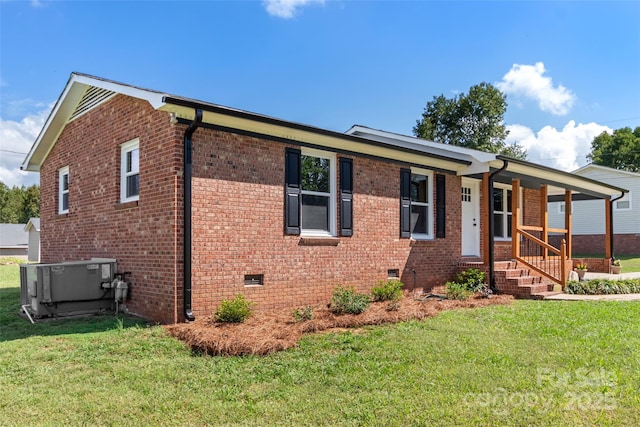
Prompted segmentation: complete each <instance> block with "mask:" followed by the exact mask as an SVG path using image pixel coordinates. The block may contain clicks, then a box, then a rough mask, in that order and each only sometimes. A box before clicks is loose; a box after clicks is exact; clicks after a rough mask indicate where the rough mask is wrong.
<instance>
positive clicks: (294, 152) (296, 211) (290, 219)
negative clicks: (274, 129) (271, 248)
mask: <svg viewBox="0 0 640 427" xmlns="http://www.w3.org/2000/svg"><path fill="white" fill-rule="evenodd" d="M300 157H301V153H300V150H298V149H295V148H287V149H286V151H285V165H284V175H285V183H284V191H285V200H284V212H285V213H284V217H285V218H284V221H285V224H284V230H285V234H295V235H299V234H300V210H301V209H300V207H301V205H302V185H301V177H300V174H301V159H300Z"/></svg>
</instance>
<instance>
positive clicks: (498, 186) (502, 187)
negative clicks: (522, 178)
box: [491, 183, 524, 242]
mask: <svg viewBox="0 0 640 427" xmlns="http://www.w3.org/2000/svg"><path fill="white" fill-rule="evenodd" d="M493 188H494V189H499V190H503V191H504V190H511V197H513V187H512V186H511V185H509V184H500V183H495V184H494V185H493ZM523 194H524V193H523V191H522V187H520V194H519V197H518V202H519V205H520V206H519V207H520V209H519V210H520V218H519V220H520V222H522V195H523ZM491 197H493V194H492V195H491ZM507 200H508V199H507V197H506V194H505V198H504V202H505V210H504V211H500V212H499V213H501V214H503V215H504V214H506V215H505V221H504V227H505V230H504V231H505V237H497V236H495V235H494V236H493V239H494V240H495V241H496V242H510V241H511V240H512V238H511V237H508V233H509V230H508V228H507V227H508V226H507V224H508V221H506V216H507V215H511V221H513V212H508V209H507V206H506V203H507ZM495 213H496V211H494V214H495ZM494 234H495V230H494Z"/></svg>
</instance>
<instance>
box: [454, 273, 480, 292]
mask: <svg viewBox="0 0 640 427" xmlns="http://www.w3.org/2000/svg"><path fill="white" fill-rule="evenodd" d="M484 279H485V274H484V272H482V271H480V270H478V269H477V268H468V269H466V270H464V271H462V272H461V273H459V274H457V275H456V277H455V280H454V281H455V282H456V283H459V284H462V285H465V287H466V289H467V290H468V291H471V292H479V291H481V290H482V289H483V288H485V287H486V284H485V282H484Z"/></svg>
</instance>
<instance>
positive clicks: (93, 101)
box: [69, 86, 116, 121]
mask: <svg viewBox="0 0 640 427" xmlns="http://www.w3.org/2000/svg"><path fill="white" fill-rule="evenodd" d="M115 94H116V93H115V92H113V91H110V90H106V89H101V88H99V87H95V86H91V87H90V88H89V89H87V91H86V92H85V94H84V96H83V97H82V99H81V100H80V102H79V103H78V106H77V107H76V109H75V111H74V112H73V114H72V115H71V118H70V119H69V121H72V120H75V119H76V118H78V117H79V116H81V115H82V114H84V113H86V112H87V111H89V110H91V109H92V108H93V107H95V106H96V105H98V104H100V103H102V102H104V101H106V100H107V99H109V98H111V97H112V96H113V95H115Z"/></svg>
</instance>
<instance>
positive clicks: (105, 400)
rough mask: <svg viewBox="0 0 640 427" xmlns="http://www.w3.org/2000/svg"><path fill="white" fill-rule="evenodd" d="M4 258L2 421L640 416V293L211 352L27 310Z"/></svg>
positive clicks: (638, 420)
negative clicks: (40, 319)
mask: <svg viewBox="0 0 640 427" xmlns="http://www.w3.org/2000/svg"><path fill="white" fill-rule="evenodd" d="M14 270H17V267H15V266H0V420H2V421H1V422H0V424H2V425H16V426H22V425H127V426H135V425H140V426H147V425H185V426H186V425H189V426H191V425H260V426H263V425H286V426H290V425H295V426H297V425H349V426H351V425H353V426H356V425H384V426H411V425H416V426H423V425H518V426H520V425H549V426H551V425H571V426H573V425H640V303H637V302H561V301H556V302H552V301H547V302H544V301H516V302H514V304H513V305H510V306H492V307H488V308H482V309H467V310H455V311H448V312H442V313H440V314H439V315H438V316H437V317H435V318H431V319H428V320H426V321H421V322H406V323H400V324H396V325H387V326H378V327H368V328H364V329H362V330H358V331H354V332H340V333H330V334H319V335H312V336H308V337H306V338H305V339H303V341H302V342H301V343H300V346H299V347H298V348H296V349H293V350H289V351H285V352H281V353H277V354H274V355H271V356H267V357H203V356H199V355H197V354H193V353H192V352H191V351H190V350H189V349H187V348H185V347H184V346H183V345H182V344H181V343H180V342H178V341H176V340H175V339H173V338H170V337H168V336H166V335H165V334H164V333H163V329H162V328H161V327H159V326H150V327H149V326H146V325H144V324H141V323H139V322H137V323H136V322H135V321H133V320H131V319H129V318H123V317H118V318H116V317H113V316H103V317H92V318H87V319H84V320H73V321H69V320H67V321H50V322H45V323H41V324H37V325H31V324H29V323H28V322H27V321H25V320H23V319H21V318H18V317H17V315H16V313H17V311H18V305H19V301H18V299H19V289H18V288H17V287H16V286H17V285H18V283H17V278H18V275H17V273H16V272H15V271H14Z"/></svg>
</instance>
